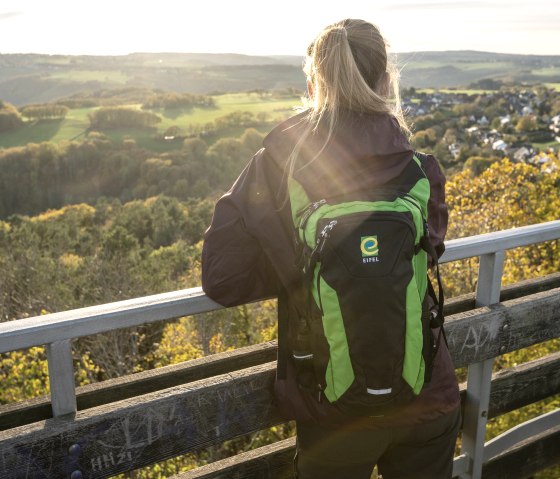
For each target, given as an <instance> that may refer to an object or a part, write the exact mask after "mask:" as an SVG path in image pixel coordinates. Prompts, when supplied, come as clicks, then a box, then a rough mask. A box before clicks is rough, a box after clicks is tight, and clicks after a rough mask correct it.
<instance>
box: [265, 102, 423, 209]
mask: <svg viewBox="0 0 560 479" xmlns="http://www.w3.org/2000/svg"><path fill="white" fill-rule="evenodd" d="M306 116H307V112H303V113H300V114H298V115H296V116H294V117H292V118H289V119H288V120H286V121H285V122H283V123H281V124H280V125H278V126H277V127H276V128H274V129H273V130H272V131H271V132H270V133H269V134H268V135H267V137H266V138H265V139H264V142H263V145H264V147H265V151H266V152H267V154H268V155H269V156H270V157H272V159H273V161H275V162H276V163H277V164H278V166H279V167H281V168H282V169H284V167H285V166H286V162H287V160H288V158H289V156H290V154H291V152H292V151H293V149H294V147H295V145H296V144H297V141H298V140H299V138H301V135H302V134H303V133H304V131H305V128H306V126H307V124H308V123H307V121H306ZM327 137H328V128H327V127H326V126H324V125H319V128H318V129H317V131H316V132H314V133H312V134H310V136H309V137H308V139H307V140H306V141H305V144H304V146H303V148H302V149H301V150H300V155H299V157H298V160H297V163H296V168H295V170H294V177H295V179H296V180H298V181H299V182H300V183H302V184H304V185H313V186H312V188H311V190H312V191H311V190H309V191H308V193H309V194H310V195H311V196H313V197H315V196H316V197H321V198H323V197H329V196H332V195H336V194H340V193H342V192H345V191H346V192H348V191H356V190H361V189H371V188H372V187H377V186H380V185H383V184H385V183H388V182H389V181H391V180H392V179H394V178H396V177H397V176H399V174H400V173H402V171H403V170H404V168H405V167H406V165H407V164H408V163H409V162H410V160H411V159H412V153H413V150H412V147H411V146H410V143H409V142H408V140H407V139H406V137H405V135H404V134H403V133H402V131H401V129H400V127H399V125H398V123H397V121H396V119H395V118H394V117H392V116H391V115H388V114H376V115H372V114H365V113H358V112H351V111H347V112H344V114H342V115H341V116H340V121H339V123H338V125H337V127H336V129H335V131H334V132H333V135H332V137H331V139H330V140H329V142H328V144H326V145H325V143H326V140H327ZM321 149H322V151H321ZM325 188H328V191H324V189H325Z"/></svg>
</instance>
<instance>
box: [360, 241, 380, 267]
mask: <svg viewBox="0 0 560 479" xmlns="http://www.w3.org/2000/svg"><path fill="white" fill-rule="evenodd" d="M360 250H361V251H362V262H364V263H377V262H378V261H379V242H378V241H377V236H362V237H361V239H360Z"/></svg>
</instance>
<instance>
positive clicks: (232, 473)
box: [171, 437, 296, 479]
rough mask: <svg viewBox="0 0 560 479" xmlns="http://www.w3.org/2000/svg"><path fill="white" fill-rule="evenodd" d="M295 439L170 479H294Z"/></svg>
mask: <svg viewBox="0 0 560 479" xmlns="http://www.w3.org/2000/svg"><path fill="white" fill-rule="evenodd" d="M295 451H296V441H295V438H293V437H292V438H290V439H285V440H284V441H278V442H276V443H274V444H271V445H269V446H263V447H259V448H258V449H254V450H252V451H249V452H245V453H243V454H238V455H237V456H233V457H228V458H227V459H223V460H221V461H216V462H213V463H211V464H208V465H206V466H202V467H199V468H197V469H193V470H192V471H188V472H183V473H181V474H177V475H176V476H173V477H172V478H171V479H288V478H289V479H291V478H293V477H294V475H293V470H294V468H293V462H294V454H295Z"/></svg>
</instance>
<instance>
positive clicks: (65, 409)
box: [46, 339, 77, 417]
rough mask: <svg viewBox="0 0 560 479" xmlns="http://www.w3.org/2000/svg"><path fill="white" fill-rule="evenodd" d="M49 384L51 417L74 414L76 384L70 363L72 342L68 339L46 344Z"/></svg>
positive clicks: (75, 407) (75, 408)
mask: <svg viewBox="0 0 560 479" xmlns="http://www.w3.org/2000/svg"><path fill="white" fill-rule="evenodd" d="M46 349H47V361H48V365H49V384H50V389H51V406H52V412H53V417H58V416H64V415H66V414H74V413H75V412H76V410H77V406H76V386H75V384H74V366H73V364H72V344H71V342H70V340H69V339H67V340H64V341H55V342H54V343H49V344H47V348H46Z"/></svg>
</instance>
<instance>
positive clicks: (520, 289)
mask: <svg viewBox="0 0 560 479" xmlns="http://www.w3.org/2000/svg"><path fill="white" fill-rule="evenodd" d="M559 286H560V273H555V274H551V275H547V276H544V277H541V278H534V279H530V280H525V281H521V282H519V283H515V284H512V285H509V286H506V287H504V288H503V289H502V293H501V296H500V298H501V300H502V301H506V300H511V299H514V298H519V297H522V296H526V295H530V294H534V293H537V292H541V291H546V290H549V289H553V288H557V287H559ZM474 302H475V297H474V293H473V294H470V295H464V296H461V297H459V298H452V299H451V300H450V301H448V302H447V303H446V305H445V314H446V316H450V315H452V314H458V313H460V312H464V311H468V310H471V309H474ZM275 357H276V342H275V341H271V342H269V343H264V344H263V345H255V346H249V347H247V348H240V349H237V350H234V351H228V352H225V353H220V354H215V355H211V356H207V357H205V358H201V359H195V360H192V361H187V362H185V363H181V364H177V365H173V366H166V367H163V368H158V369H154V370H149V371H144V372H142V373H137V374H134V375H129V376H123V377H121V378H115V379H110V380H107V381H103V382H102V383H96V384H90V385H88V386H83V387H79V388H77V389H76V395H77V407H78V410H84V409H87V408H90V407H95V406H100V405H102V404H108V403H110V402H114V401H120V400H122V399H127V398H130V397H134V396H138V395H141V394H146V393H148V392H152V391H155V390H157V389H164V388H168V387H172V386H176V385H179V384H185V383H187V382H189V381H196V380H199V379H203V378H207V377H210V376H214V375H218V374H224V373H226V372H229V371H234V370H239V369H243V368H247V367H250V366H254V365H257V364H262V363H265V362H269V361H272V360H274V358H275ZM51 417H52V411H51V405H50V399H49V397H48V396H42V397H39V398H34V399H30V400H27V401H22V402H19V403H13V404H4V405H0V430H5V429H9V428H12V427H18V426H22V425H24V424H30V423H32V422H36V421H42V420H44V419H49V418H51Z"/></svg>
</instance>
